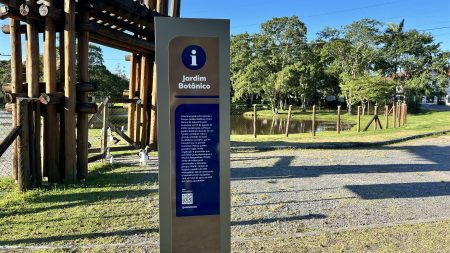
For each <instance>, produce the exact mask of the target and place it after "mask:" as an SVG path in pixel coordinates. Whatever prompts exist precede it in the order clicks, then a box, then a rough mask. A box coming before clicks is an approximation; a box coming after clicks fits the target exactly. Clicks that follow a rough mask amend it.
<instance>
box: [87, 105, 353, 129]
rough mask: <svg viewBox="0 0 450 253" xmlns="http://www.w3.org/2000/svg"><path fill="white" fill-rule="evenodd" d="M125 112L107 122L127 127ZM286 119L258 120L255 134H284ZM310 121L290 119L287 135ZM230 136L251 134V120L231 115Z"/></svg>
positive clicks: (319, 125) (326, 124)
mask: <svg viewBox="0 0 450 253" xmlns="http://www.w3.org/2000/svg"><path fill="white" fill-rule="evenodd" d="M127 117H128V115H127V111H126V109H123V108H114V110H110V115H109V120H110V122H111V123H113V124H114V125H115V126H116V127H121V126H123V127H127V121H128V120H127ZM101 118H102V116H101V115H100V117H99V120H97V121H95V123H94V124H93V125H92V126H91V128H98V129H100V128H101V127H102V122H101ZM286 124H287V118H286V117H273V118H258V119H257V121H256V127H257V134H259V135H269V134H285V133H286ZM311 126H312V120H300V119H296V118H292V120H291V127H290V130H289V133H291V134H294V133H309V132H311ZM353 126H354V124H350V123H346V122H342V124H341V130H342V131H346V130H350V129H351V128H352V127H353ZM323 131H336V122H335V121H316V132H323ZM231 134H237V135H240V134H253V119H252V118H251V117H244V116H243V115H231Z"/></svg>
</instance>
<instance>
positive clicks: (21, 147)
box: [16, 98, 31, 192]
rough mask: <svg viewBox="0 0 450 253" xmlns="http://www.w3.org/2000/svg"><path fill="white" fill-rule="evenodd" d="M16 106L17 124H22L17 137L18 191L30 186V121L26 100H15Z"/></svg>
mask: <svg viewBox="0 0 450 253" xmlns="http://www.w3.org/2000/svg"><path fill="white" fill-rule="evenodd" d="M16 108H17V122H16V124H17V125H22V133H21V134H20V136H19V138H18V139H17V147H18V153H19V155H20V159H19V160H18V161H17V162H18V174H17V183H18V186H19V191H20V192H24V191H26V190H27V189H29V188H30V187H31V175H30V170H31V168H30V164H31V163H30V147H29V146H28V145H29V144H30V131H29V127H30V122H29V121H28V119H29V117H28V114H29V113H30V112H29V111H28V101H27V100H26V99H23V98H19V99H18V100H17V102H16Z"/></svg>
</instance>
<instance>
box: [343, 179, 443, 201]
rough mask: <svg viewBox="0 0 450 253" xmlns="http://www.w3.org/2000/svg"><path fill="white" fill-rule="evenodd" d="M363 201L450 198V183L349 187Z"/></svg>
mask: <svg viewBox="0 0 450 253" xmlns="http://www.w3.org/2000/svg"><path fill="white" fill-rule="evenodd" d="M345 188H347V189H349V190H350V191H352V192H354V193H356V194H357V195H358V196H359V197H360V198H362V199H392V198H424V197H437V196H450V183H449V182H423V183H396V184H372V185H347V186H345Z"/></svg>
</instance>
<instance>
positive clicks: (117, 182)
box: [0, 164, 158, 218]
mask: <svg viewBox="0 0 450 253" xmlns="http://www.w3.org/2000/svg"><path fill="white" fill-rule="evenodd" d="M122 167H123V165H120V164H119V165H111V164H104V165H100V166H98V167H96V168H95V169H94V170H92V172H91V173H90V174H89V177H88V179H87V180H86V181H85V182H83V183H80V184H78V185H75V186H71V187H70V188H66V187H67V186H65V185H58V186H56V187H55V186H47V190H45V191H43V192H42V193H41V192H39V193H38V194H33V195H31V196H27V200H26V201H27V202H28V203H29V204H27V205H23V204H21V208H5V209H0V218H1V217H6V216H15V215H26V214H35V213H39V212H45V211H49V210H60V209H66V208H72V207H77V206H84V205H94V204H97V203H101V202H105V201H115V202H116V201H120V200H123V202H124V205H125V204H126V203H129V202H130V201H132V200H133V199H137V198H142V197H146V196H150V195H151V194H154V193H157V189H147V188H149V187H145V189H136V188H128V189H127V187H133V186H139V185H143V184H146V183H149V182H155V181H156V180H157V178H158V175H157V173H151V172H149V171H146V170H144V169H142V168H137V169H136V170H125V171H118V170H119V169H121V168H122ZM116 187H117V188H119V187H122V188H125V189H120V190H116V189H114V188H116ZM22 205H23V207H22Z"/></svg>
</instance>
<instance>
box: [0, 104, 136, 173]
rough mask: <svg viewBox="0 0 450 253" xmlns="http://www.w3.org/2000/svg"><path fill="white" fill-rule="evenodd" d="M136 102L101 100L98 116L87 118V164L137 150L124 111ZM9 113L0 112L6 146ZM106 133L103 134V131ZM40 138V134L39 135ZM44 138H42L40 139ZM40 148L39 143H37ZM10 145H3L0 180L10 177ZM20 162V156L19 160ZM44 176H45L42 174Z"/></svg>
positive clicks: (0, 133) (0, 139)
mask: <svg viewBox="0 0 450 253" xmlns="http://www.w3.org/2000/svg"><path fill="white" fill-rule="evenodd" d="M139 103H140V101H139V100H136V99H131V100H130V99H109V98H107V99H103V100H102V102H101V103H99V106H98V107H99V108H98V112H97V113H96V114H94V115H92V116H91V117H90V118H89V132H88V136H89V138H88V147H89V161H90V162H94V161H98V160H100V159H103V158H105V157H106V155H107V153H108V151H122V150H132V149H137V148H138V143H137V142H136V141H135V138H133V139H132V138H130V137H129V129H128V109H127V108H128V107H129V106H130V105H134V106H136V105H139ZM12 121H13V119H12V113H11V112H8V111H6V110H4V109H3V110H0V142H1V143H4V142H5V143H6V142H7V139H8V138H9V137H10V136H11V133H12V132H13V124H12ZM103 129H106V132H105V131H104V130H103ZM40 134H42V130H41V132H40ZM44 138H45V137H44ZM41 145H43V143H42V142H41ZM13 158H14V157H13V145H4V150H2V154H1V156H0V177H10V176H12V174H13V172H12V171H13V169H12V168H13V161H14V159H13ZM19 159H21V156H20V157H19ZM44 174H45V172H44Z"/></svg>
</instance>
